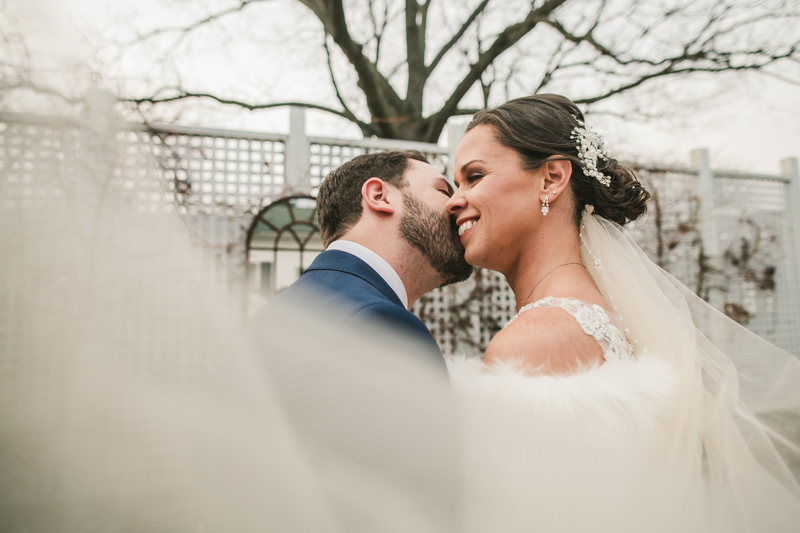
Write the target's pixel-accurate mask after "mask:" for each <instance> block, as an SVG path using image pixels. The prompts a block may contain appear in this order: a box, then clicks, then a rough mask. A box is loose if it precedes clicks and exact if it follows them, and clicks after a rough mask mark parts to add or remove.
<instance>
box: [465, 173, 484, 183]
mask: <svg viewBox="0 0 800 533" xmlns="http://www.w3.org/2000/svg"><path fill="white" fill-rule="evenodd" d="M482 177H483V174H481V173H479V172H475V173H472V174H470V175H468V176H467V183H475V182H476V181H478V180H479V179H481V178H482Z"/></svg>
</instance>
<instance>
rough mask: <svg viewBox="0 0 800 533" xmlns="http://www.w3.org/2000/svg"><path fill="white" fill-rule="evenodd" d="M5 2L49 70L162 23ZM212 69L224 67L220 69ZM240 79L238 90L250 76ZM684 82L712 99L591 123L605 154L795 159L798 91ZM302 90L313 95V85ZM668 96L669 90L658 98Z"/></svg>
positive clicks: (235, 116)
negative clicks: (106, 32)
mask: <svg viewBox="0 0 800 533" xmlns="http://www.w3.org/2000/svg"><path fill="white" fill-rule="evenodd" d="M7 1H9V2H10V6H11V8H12V9H13V10H16V11H17V13H19V14H20V17H21V18H23V19H24V20H23V23H24V25H25V26H24V27H25V32H26V34H27V35H28V36H29V43H30V45H31V47H32V48H33V52H34V53H36V54H43V56H44V57H45V58H46V61H44V63H43V64H50V65H53V64H56V63H58V62H63V61H64V60H68V61H75V60H78V59H80V58H81V57H85V55H86V51H87V49H88V48H89V46H88V44H89V43H90V42H91V37H89V41H88V42H87V41H86V38H87V37H86V36H91V34H92V32H94V31H96V30H97V28H104V27H106V28H107V27H109V25H111V24H117V23H118V22H119V21H120V20H122V19H124V18H125V17H126V16H128V15H127V14H129V13H137V14H138V15H137V16H138V17H145V18H146V17H147V16H148V13H149V12H152V13H153V24H154V25H155V24H160V23H164V22H169V21H163V20H162V19H160V18H159V17H158V14H159V13H161V10H160V9H158V8H157V6H159V5H160V3H159V2H158V1H156V0H139V1H137V2H130V1H129V0H7ZM151 6H152V7H151ZM140 20H141V19H140ZM253 53H255V52H253ZM219 68H220V69H223V68H227V65H224V64H223V63H220V67H219ZM240 72H241V76H242V79H243V83H246V82H247V80H246V79H247V78H248V77H249V76H250V75H251V73H248V72H246V71H244V70H242V71H240ZM225 77H226V78H227V82H228V83H231V82H234V83H235V82H236V79H235V78H236V74H235V73H234V74H230V73H226V76H225ZM688 83H691V84H687V82H681V83H680V84H677V83H676V84H674V85H673V86H674V87H676V88H677V87H679V88H680V90H681V91H689V92H690V93H691V92H696V93H698V94H707V93H711V94H713V95H714V96H713V97H711V98H709V99H707V100H706V101H705V102H704V104H703V105H701V106H695V107H692V108H686V109H680V110H678V111H677V112H674V111H673V112H672V113H671V116H670V118H668V119H660V120H656V121H651V122H649V123H647V124H644V123H642V122H630V121H623V120H620V119H618V118H613V117H608V116H596V117H593V118H592V119H590V122H591V123H593V124H594V126H595V129H597V130H599V131H600V132H601V133H603V134H604V136H605V137H606V141H607V145H609V147H610V148H611V150H612V152H614V153H616V154H617V155H619V156H622V157H623V158H628V159H635V160H638V161H644V162H658V163H663V164H677V165H688V164H689V152H690V151H691V150H692V149H694V148H699V147H705V148H708V149H709V150H710V151H711V157H712V164H713V166H714V167H715V168H725V169H738V170H743V171H751V172H767V173H777V172H778V171H779V161H780V160H781V159H782V158H786V157H800V87H799V86H796V85H791V84H789V83H786V82H783V81H779V80H776V79H774V78H769V77H766V76H761V75H756V74H753V73H751V74H746V75H728V76H725V77H723V78H716V81H714V82H713V83H710V82H708V81H704V80H698V81H696V82H693V83H692V82H688ZM308 85H309V87H312V88H313V80H310V81H309V84H308ZM306 89H308V87H307V88H306ZM668 90H669V86H668V87H667V88H666V89H665V94H666V91H668ZM665 98H666V97H665ZM200 108H202V106H200ZM203 109H204V108H203ZM462 120H463V119H462ZM184 122H193V123H200V124H202V125H207V126H219V127H229V128H236V129H251V130H259V131H271V132H286V131H287V130H288V113H287V112H285V111H271V112H261V113H248V112H239V111H234V110H231V111H228V112H224V113H214V114H210V113H207V112H205V111H204V112H202V113H200V112H198V113H196V114H194V115H192V114H191V113H188V114H186V115H185V119H184ZM307 122H308V124H307V127H308V132H309V134H312V135H328V136H345V137H359V136H360V133H359V130H358V129H357V128H355V127H354V126H352V125H350V124H348V123H347V122H345V121H342V120H339V119H336V118H332V117H327V116H323V115H321V114H319V113H315V112H314V113H309V115H308V120H307Z"/></svg>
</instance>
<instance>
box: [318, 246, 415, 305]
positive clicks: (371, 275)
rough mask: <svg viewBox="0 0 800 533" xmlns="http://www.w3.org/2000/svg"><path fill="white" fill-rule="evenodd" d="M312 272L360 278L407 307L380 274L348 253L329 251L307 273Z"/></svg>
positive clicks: (323, 253)
mask: <svg viewBox="0 0 800 533" xmlns="http://www.w3.org/2000/svg"><path fill="white" fill-rule="evenodd" d="M312 270H335V271H338V272H345V273H347V274H351V275H353V276H356V277H359V278H361V279H363V280H364V281H366V282H367V283H369V284H370V285H372V286H373V287H375V288H376V289H378V290H379V291H380V292H381V294H383V295H384V296H385V297H386V298H388V299H389V300H391V301H392V302H393V303H395V304H397V305H399V306H400V307H402V308H403V309H405V306H404V305H403V302H401V301H400V298H399V297H398V296H397V293H395V292H394V290H393V289H392V288H391V287H390V286H389V284H388V283H386V281H384V279H383V278H382V277H381V275H380V274H378V273H377V272H375V270H374V269H373V268H372V267H371V266H369V265H368V264H367V263H365V262H364V261H362V260H361V259H359V258H358V257H356V256H354V255H353V254H349V253H347V252H343V251H341V250H329V251H326V252H322V253H321V254H319V255H318V256H317V257H316V259H314V261H313V262H312V263H311V266H309V267H308V268H307V269H306V270H305V271H306V272H309V271H312Z"/></svg>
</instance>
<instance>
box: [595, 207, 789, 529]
mask: <svg viewBox="0 0 800 533" xmlns="http://www.w3.org/2000/svg"><path fill="white" fill-rule="evenodd" d="M592 211H593V210H592V208H591V206H586V209H585V211H584V214H583V217H582V222H581V228H580V233H581V253H582V258H583V262H584V265H585V266H586V267H587V269H588V270H589V273H590V274H591V275H592V278H593V279H594V280H595V283H596V284H597V286H598V288H599V289H600V291H601V292H602V294H603V296H604V297H605V298H606V300H607V301H608V302H609V304H610V305H612V306H613V308H614V310H615V311H616V312H617V313H618V314H619V315H620V317H621V319H622V322H623V327H624V328H625V332H626V334H627V336H628V338H629V340H630V341H631V342H632V344H633V347H634V352H635V354H636V355H642V354H644V353H648V352H649V353H651V354H653V355H655V356H657V357H659V358H662V359H664V360H666V361H668V362H669V363H670V364H671V365H672V366H673V367H674V368H675V370H676V371H677V372H678V376H679V379H678V386H679V392H678V394H676V396H675V398H676V401H675V403H674V405H673V406H672V410H671V415H670V420H669V422H668V424H669V428H670V435H671V441H670V442H669V443H668V445H667V447H668V449H667V450H666V455H667V457H669V458H670V461H671V462H672V464H673V465H674V466H675V468H677V469H680V470H682V475H683V476H684V477H685V480H686V481H688V482H689V483H690V484H692V485H694V486H697V487H703V489H702V491H701V492H700V494H702V495H703V497H704V498H705V502H704V505H705V506H706V507H707V509H708V513H709V517H710V520H711V523H710V524H709V526H710V527H711V529H712V530H715V531H794V530H796V529H797V528H798V527H800V486H799V485H798V481H797V480H798V478H800V440H799V439H798V427H800V426H799V425H800V387H798V384H800V361H798V359H797V358H796V357H794V356H792V355H791V354H788V353H786V352H785V351H783V350H781V349H779V348H777V347H775V346H774V345H772V344H770V343H769V342H767V341H765V340H763V339H761V338H760V337H758V336H756V335H755V334H753V333H751V332H750V331H748V330H747V329H746V328H744V327H742V326H741V325H739V324H737V323H736V322H734V321H733V320H731V319H729V318H728V317H727V316H725V315H724V314H722V313H720V312H719V311H717V310H716V309H714V308H713V307H711V306H710V305H709V304H708V303H706V302H705V301H704V300H702V299H701V298H699V297H698V296H697V295H695V294H694V293H693V292H691V290H689V289H688V288H687V287H686V286H685V285H683V284H682V283H681V282H679V281H678V280H676V279H675V278H674V277H672V276H671V275H670V274H668V273H667V272H665V271H664V270H662V269H661V268H659V267H658V266H657V265H656V264H654V263H653V262H652V261H651V260H650V259H649V258H648V257H647V256H646V255H645V254H644V252H643V251H642V250H641V249H640V248H639V247H638V246H637V245H636V243H635V242H634V241H633V240H632V238H631V237H630V236H629V235H628V234H627V233H626V232H625V231H624V230H623V229H622V228H621V227H620V226H618V225H617V224H615V223H613V222H610V221H608V220H606V219H604V218H602V217H599V216H597V215H595V214H593V213H592Z"/></svg>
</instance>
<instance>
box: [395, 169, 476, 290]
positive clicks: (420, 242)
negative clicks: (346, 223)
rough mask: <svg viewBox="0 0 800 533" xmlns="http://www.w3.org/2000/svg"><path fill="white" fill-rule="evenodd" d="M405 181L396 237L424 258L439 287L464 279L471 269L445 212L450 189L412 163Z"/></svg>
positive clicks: (437, 176)
mask: <svg viewBox="0 0 800 533" xmlns="http://www.w3.org/2000/svg"><path fill="white" fill-rule="evenodd" d="M405 178H406V182H407V183H408V185H407V186H406V187H405V188H403V190H402V192H403V199H404V211H403V216H402V218H401V220H400V235H401V236H402V237H403V238H404V239H405V240H406V241H408V242H409V243H410V244H411V245H412V246H414V247H415V248H417V249H418V250H419V251H420V252H421V253H422V255H423V256H425V258H426V259H427V260H428V262H430V264H431V266H432V267H433V268H434V270H436V271H437V272H438V273H439V275H440V276H441V277H442V285H447V284H450V283H455V282H456V281H463V280H465V279H467V278H468V277H469V276H470V274H472V267H471V266H470V265H469V264H467V262H466V261H465V260H464V247H463V246H462V245H461V241H460V240H459V237H458V228H457V227H456V225H455V222H454V221H453V219H452V217H450V215H449V213H448V212H447V210H446V203H447V201H448V200H449V199H450V196H452V194H453V188H452V186H451V185H450V184H449V183H448V182H447V180H445V179H444V177H443V176H442V175H441V174H440V173H439V172H438V171H437V170H436V169H435V168H433V167H432V166H430V165H429V164H427V163H423V162H422V161H416V160H413V159H411V160H409V162H408V169H407V170H406V173H405Z"/></svg>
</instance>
